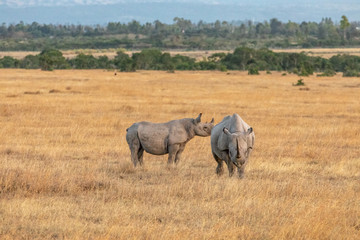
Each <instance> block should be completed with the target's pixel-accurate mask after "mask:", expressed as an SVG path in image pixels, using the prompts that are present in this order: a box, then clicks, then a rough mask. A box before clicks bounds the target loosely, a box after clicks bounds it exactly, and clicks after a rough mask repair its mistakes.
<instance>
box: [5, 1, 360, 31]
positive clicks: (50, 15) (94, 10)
mask: <svg viewBox="0 0 360 240" xmlns="http://www.w3.org/2000/svg"><path fill="white" fill-rule="evenodd" d="M358 12H360V2H357V1H355V0H344V1H343V2H342V3H338V2H337V1H333V0H319V1H317V2H316V3H311V1H310V0H302V1H300V0H294V1H293V2H291V3H288V2H287V1H285V0H274V1H272V3H262V1H260V0H252V1H250V0H246V1H241V3H239V1H235V0H226V1H222V2H219V1H210V2H207V1H203V0H193V1H189V0H151V1H145V0H136V1H129V0H107V1H99V0H60V1H54V0H50V1H43V0H32V1H22V0H11V1H10V0H3V1H0V21H1V22H2V23H6V24H13V23H19V22H20V21H22V22H24V23H32V22H37V23H40V24H81V25H97V24H99V25H104V24H107V23H109V22H123V23H127V22H131V21H133V20H136V21H138V22H140V23H141V24H144V23H147V22H154V21H157V20H158V21H160V22H162V23H167V24H171V23H173V19H174V18H175V17H179V18H184V19H187V20H190V21H191V22H193V23H196V22H199V21H204V22H207V23H209V22H215V21H216V20H220V21H228V22H242V21H248V20H251V21H253V22H264V21H269V20H270V19H272V18H276V19H278V20H279V21H282V22H288V21H292V22H296V23H301V22H303V21H305V22H320V21H321V20H322V19H323V18H331V19H332V20H333V21H334V23H337V22H339V21H340V20H341V16H342V15H345V16H347V17H348V19H349V21H350V22H356V21H359V20H360V18H359V14H358ZM224 13H226V14H224Z"/></svg>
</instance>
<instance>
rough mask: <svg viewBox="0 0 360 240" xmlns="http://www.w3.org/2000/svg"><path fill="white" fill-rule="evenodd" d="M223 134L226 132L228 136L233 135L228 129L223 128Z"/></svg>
mask: <svg viewBox="0 0 360 240" xmlns="http://www.w3.org/2000/svg"><path fill="white" fill-rule="evenodd" d="M223 132H224V133H225V134H226V135H231V133H230V132H229V129H227V128H226V127H224V128H223Z"/></svg>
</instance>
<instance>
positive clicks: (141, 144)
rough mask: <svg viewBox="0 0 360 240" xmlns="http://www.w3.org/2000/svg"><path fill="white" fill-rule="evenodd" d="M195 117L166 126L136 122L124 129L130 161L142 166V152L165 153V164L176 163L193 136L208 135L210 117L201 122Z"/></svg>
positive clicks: (210, 125) (174, 121)
mask: <svg viewBox="0 0 360 240" xmlns="http://www.w3.org/2000/svg"><path fill="white" fill-rule="evenodd" d="M201 115H202V113H200V114H199V116H198V117H197V118H195V119H194V118H183V119H179V120H172V121H170V122H166V123H151V122H137V123H134V124H133V125H131V127H129V128H128V129H126V131H127V133H126V141H127V143H128V144H129V148H130V151H131V160H132V162H133V164H134V166H136V164H137V163H139V164H140V165H142V163H143V153H144V150H145V151H146V152H147V153H150V154H154V155H164V154H169V157H168V163H169V164H171V163H173V162H174V161H175V163H177V162H179V160H180V156H181V153H182V152H183V151H184V149H185V145H186V143H187V142H188V141H190V140H191V139H192V138H193V137H195V136H201V137H207V136H210V134H211V130H212V128H213V127H214V118H213V119H212V120H211V122H210V123H202V122H201Z"/></svg>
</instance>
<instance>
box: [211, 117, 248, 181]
mask: <svg viewBox="0 0 360 240" xmlns="http://www.w3.org/2000/svg"><path fill="white" fill-rule="evenodd" d="M254 142H255V133H254V131H253V129H252V127H250V126H249V125H248V124H247V123H246V122H245V121H244V120H242V118H241V117H240V116H239V115H238V114H236V113H234V114H233V115H232V116H226V117H225V118H224V119H223V120H222V121H221V122H220V123H218V124H217V125H216V126H215V127H214V128H213V130H212V132H211V150H212V154H213V156H214V158H215V160H216V162H217V163H218V166H217V168H216V173H217V174H218V175H220V174H222V172H223V168H222V162H223V161H225V163H226V164H227V167H228V170H229V176H230V177H231V176H232V175H233V173H234V168H233V166H234V165H235V166H236V167H237V169H238V176H239V178H243V177H244V170H245V166H246V164H247V162H248V159H249V157H250V153H251V152H252V149H253V147H254Z"/></svg>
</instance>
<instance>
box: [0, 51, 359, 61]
mask: <svg viewBox="0 0 360 240" xmlns="http://www.w3.org/2000/svg"><path fill="white" fill-rule="evenodd" d="M119 50H120V49H78V50H63V51H62V53H63V56H64V57H65V58H70V59H71V58H74V57H76V56H77V55H78V54H80V53H84V54H91V55H93V56H94V57H100V56H104V55H105V56H107V57H109V58H110V59H112V58H114V57H115V56H116V54H117V51H119ZM123 50H124V49H123ZM271 50H272V51H274V52H288V53H301V52H305V53H306V54H308V55H309V56H315V57H323V58H331V57H332V56H334V55H337V54H349V55H354V56H360V48H296V49H271ZM125 52H126V53H127V54H129V55H131V54H133V53H135V52H140V51H130V50H129V51H125ZM164 52H169V53H170V54H171V55H172V56H174V55H176V54H180V55H183V56H187V57H191V58H195V59H196V60H198V61H200V60H203V59H204V58H205V59H206V58H208V57H210V56H211V55H213V54H214V53H221V52H223V53H230V52H233V51H229V50H207V51H179V50H169V51H167V50H164ZM39 53H40V52H39V51H0V58H1V57H4V56H10V57H13V58H16V59H23V58H24V57H25V56H27V55H37V54H39Z"/></svg>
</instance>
